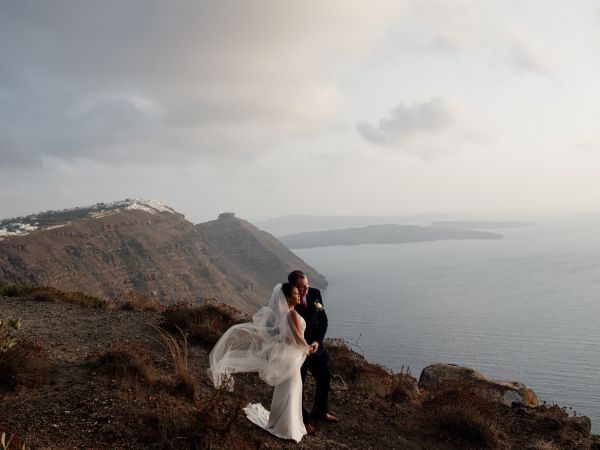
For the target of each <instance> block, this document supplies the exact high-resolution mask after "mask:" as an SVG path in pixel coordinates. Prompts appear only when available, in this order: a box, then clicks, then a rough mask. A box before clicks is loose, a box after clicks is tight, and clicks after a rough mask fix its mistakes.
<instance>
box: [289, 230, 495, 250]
mask: <svg viewBox="0 0 600 450" xmlns="http://www.w3.org/2000/svg"><path fill="white" fill-rule="evenodd" d="M502 237H503V236H502V235H501V234H497V233H491V232H487V231H474V230H462V229H454V228H446V227H434V226H430V227H418V226H413V225H394V224H388V225H371V226H367V227H358V228H345V229H342V230H325V231H309V232H305V233H296V234H289V235H286V236H281V237H280V238H279V240H280V241H281V242H283V243H284V244H285V245H286V246H287V247H288V248H293V249H298V248H313V247H326V246H332V245H361V244H399V243H405V242H424V241H437V240H443V239H502Z"/></svg>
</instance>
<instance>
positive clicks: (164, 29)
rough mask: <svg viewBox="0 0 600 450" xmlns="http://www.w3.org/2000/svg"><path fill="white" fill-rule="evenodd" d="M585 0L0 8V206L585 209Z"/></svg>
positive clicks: (8, 4)
mask: <svg viewBox="0 0 600 450" xmlns="http://www.w3.org/2000/svg"><path fill="white" fill-rule="evenodd" d="M599 79H600V5H599V4H598V2H596V1H591V0H590V1H586V0H578V1H576V2H566V1H558V0H557V1H553V0H529V1H527V0H523V1H510V0H498V1H494V0H487V1H480V0H415V1H398V0H395V1H389V2H385V1H372V0H370V1H361V2H353V1H348V0H340V1H323V0H319V1H282V0H273V1H248V0H239V1H224V0H218V1H172V2H171V1H169V2H167V1H158V0H156V1H150V0H140V1H128V0H115V1H112V0H102V1H95V2H92V1H80V0H73V1H60V0H54V1H52V2H47V1H42V0H39V1H27V0H18V1H17V0H14V1H11V0H0V217H10V216H15V215H20V214H27V213H34V212H38V211H41V210H46V209H57V208H67V207H72V206H78V205H79V206H82V205H88V204H93V203H96V202H100V201H104V202H107V201H113V200H119V199H123V198H126V197H133V198H156V199H159V200H161V201H163V202H164V203H166V204H168V205H170V206H172V207H174V208H176V209H177V210H179V211H180V212H182V213H184V214H185V215H186V216H187V217H188V218H189V219H190V220H192V221H194V222H200V221H205V220H210V219H213V218H215V217H216V216H217V214H218V213H220V212H222V211H235V212H236V213H237V215H238V216H239V217H242V218H246V219H250V220H256V219H262V218H268V217H274V216H280V215H287V214H344V215H348V214H361V215H362V214H365V215H394V214H414V213H430V212H431V213H446V214H453V215H458V216H461V215H463V216H467V215H468V216H470V217H472V216H473V215H478V214H481V215H484V214H493V213H502V214H510V215H512V217H513V218H514V219H518V218H519V215H526V214H538V213H560V214H574V213H578V212H581V211H592V212H600V126H599V125H598V121H599V120H600V82H598V80H599Z"/></svg>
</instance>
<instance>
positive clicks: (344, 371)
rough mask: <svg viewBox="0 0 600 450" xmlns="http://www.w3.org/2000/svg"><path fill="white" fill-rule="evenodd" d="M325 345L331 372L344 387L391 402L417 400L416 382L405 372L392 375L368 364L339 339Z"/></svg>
mask: <svg viewBox="0 0 600 450" xmlns="http://www.w3.org/2000/svg"><path fill="white" fill-rule="evenodd" d="M325 344H326V347H327V350H328V351H329V354H330V355H331V369H332V372H333V374H334V376H338V377H340V378H341V379H342V380H343V381H344V383H347V384H350V385H352V386H353V387H357V388H359V389H361V390H363V391H364V392H367V393H373V394H377V395H379V396H381V397H387V398H389V399H390V400H392V401H394V402H405V401H412V400H414V399H415V398H416V397H417V392H418V391H417V387H416V386H417V380H415V379H414V378H413V377H412V376H411V375H410V374H409V373H408V372H406V373H402V372H401V373H397V374H394V373H393V372H392V371H391V370H389V369H388V368H386V367H384V366H382V365H379V364H373V363H370V362H369V361H367V360H366V359H365V358H364V356H362V355H360V354H358V353H356V352H355V351H354V350H352V349H351V348H350V346H349V345H348V343H347V342H345V341H344V340H342V339H327V341H326V343H325Z"/></svg>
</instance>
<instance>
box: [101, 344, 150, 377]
mask: <svg viewBox="0 0 600 450" xmlns="http://www.w3.org/2000/svg"><path fill="white" fill-rule="evenodd" d="M94 365H95V366H96V367H97V368H98V369H99V370H100V371H101V372H103V373H105V374H107V375H109V376H110V377H114V378H117V379H118V380H120V381H121V382H122V383H124V384H125V385H129V386H139V385H146V386H147V385H152V384H153V383H154V377H153V376H152V369H151V366H150V358H149V356H148V354H147V353H145V352H144V351H143V350H141V349H140V348H137V347H134V346H132V345H131V344H126V343H122V342H114V343H113V344H112V348H111V349H110V350H108V351H107V352H106V353H104V354H102V355H100V357H99V358H98V360H97V361H96V362H95V364H94Z"/></svg>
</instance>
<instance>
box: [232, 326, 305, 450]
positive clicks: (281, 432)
mask: <svg viewBox="0 0 600 450" xmlns="http://www.w3.org/2000/svg"><path fill="white" fill-rule="evenodd" d="M300 319H301V323H302V333H304V329H305V328H306V322H305V321H304V319H302V317H300ZM289 350H290V349H289V348H288V352H289ZM296 351H297V355H295V357H294V356H293V355H288V356H290V362H295V363H296V364H295V366H296V368H297V370H295V373H294V374H293V375H292V376H291V377H290V378H288V379H287V380H286V381H284V382H283V383H281V384H278V385H277V386H275V390H274V391H273V399H272V400H271V411H270V412H269V411H267V410H266V409H265V408H264V406H263V405H261V404H260V403H249V404H248V405H247V406H246V407H245V408H244V412H245V413H246V416H247V417H248V420H250V422H253V423H255V424H256V425H258V426H259V427H261V428H264V429H265V430H267V431H268V432H269V433H271V434H273V435H275V436H277V437H279V438H282V439H293V440H294V441H296V442H300V440H301V439H302V437H303V436H304V435H305V434H306V428H305V427H304V422H303V420H302V377H301V376H300V367H301V366H302V363H303V362H304V359H305V358H306V353H305V351H304V349H303V348H302V347H300V346H298V347H297V350H296Z"/></svg>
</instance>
